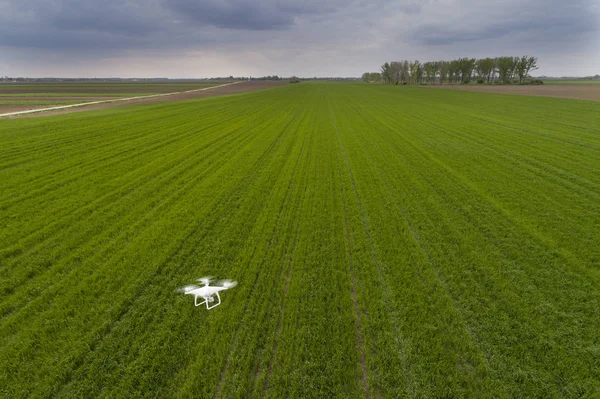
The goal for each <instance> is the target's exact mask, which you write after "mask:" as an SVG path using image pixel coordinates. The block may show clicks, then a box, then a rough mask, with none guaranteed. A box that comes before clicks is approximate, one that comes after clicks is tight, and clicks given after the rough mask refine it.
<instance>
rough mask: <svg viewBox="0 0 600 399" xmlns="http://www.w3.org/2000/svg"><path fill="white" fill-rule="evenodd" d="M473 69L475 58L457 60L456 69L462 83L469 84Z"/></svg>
mask: <svg viewBox="0 0 600 399" xmlns="http://www.w3.org/2000/svg"><path fill="white" fill-rule="evenodd" d="M474 68H475V58H460V59H459V60H458V69H459V71H460V77H461V82H462V83H469V81H470V80H471V75H472V74H473V69H474Z"/></svg>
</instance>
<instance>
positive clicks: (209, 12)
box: [164, 0, 334, 30]
mask: <svg viewBox="0 0 600 399" xmlns="http://www.w3.org/2000/svg"><path fill="white" fill-rule="evenodd" d="M164 5H165V7H166V8H167V9H169V10H172V11H174V12H175V13H177V14H179V15H180V16H181V17H183V18H186V19H188V20H191V21H193V22H196V23H200V24H202V25H208V26H215V27H218V28H225V29H237V30H280V29H287V28H289V27H291V26H293V25H294V20H295V17H296V16H299V15H304V14H320V13H324V12H331V11H333V10H334V8H332V7H331V6H328V5H327V4H319V3H316V2H315V3H306V2H305V3H299V4H295V3H293V2H289V3H285V2H273V1H260V2H251V1H247V0H242V1H239V0H238V1H232V0H206V1H200V2H199V1H194V0H169V1H165V2H164Z"/></svg>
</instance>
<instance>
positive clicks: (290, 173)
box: [0, 83, 600, 398]
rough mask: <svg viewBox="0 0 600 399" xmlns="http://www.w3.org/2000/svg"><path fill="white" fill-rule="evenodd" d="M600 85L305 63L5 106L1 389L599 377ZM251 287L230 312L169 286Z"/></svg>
mask: <svg viewBox="0 0 600 399" xmlns="http://www.w3.org/2000/svg"><path fill="white" fill-rule="evenodd" d="M599 111H600V105H599V103H595V102H586V101H577V100H563V99H554V98H542V97H526V96H510V95H498V94H487V93H469V92H458V91H450V90H434V89H422V88H418V87H397V86H379V85H364V84H356V85H353V84H338V83H303V84H300V85H291V86H285V87H280V88H277V89H271V90H266V91H262V92H253V93H248V94H244V95H233V96H225V97H214V98H208V99H200V100H192V101H185V102H171V103H158V104H151V105H140V106H132V107H122V108H115V109H110V110H104V111H93V112H83V113H74V114H69V115H60V116H53V117H45V118H34V119H22V120H2V121H0V396H5V397H28V396H41V397H47V396H62V397H94V396H106V397H137V396H154V397H198V398H204V397H255V398H261V397H274V398H279V397H315V398H324V397H340V398H350V397H423V398H425V397H474V398H482V397H490V398H497V397H590V398H591V397H596V396H598V395H600V382H599V381H600V364H599V360H598V359H600V352H599V348H600V346H599V345H600V333H599V331H600V310H599V309H600V272H599V268H600V245H598V243H599V242H600V173H598V170H600V119H599V115H600V113H599ZM205 275H214V276H217V277H218V278H231V279H234V280H237V281H238V282H239V285H238V286H237V287H235V288H234V289H232V290H229V291H225V292H224V293H223V295H222V299H223V303H222V305H221V306H219V307H217V308H215V309H214V310H210V311H207V310H206V309H205V308H196V307H194V306H193V299H192V298H190V297H189V296H184V295H182V294H180V293H177V292H176V288H177V287H179V286H182V285H185V284H189V283H191V282H193V281H194V279H195V278H198V277H201V276H205Z"/></svg>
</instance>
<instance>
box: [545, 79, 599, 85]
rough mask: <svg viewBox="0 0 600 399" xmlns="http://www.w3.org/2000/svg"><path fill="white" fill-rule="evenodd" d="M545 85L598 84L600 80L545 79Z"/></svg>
mask: <svg viewBox="0 0 600 399" xmlns="http://www.w3.org/2000/svg"><path fill="white" fill-rule="evenodd" d="M544 84H545V85H597V84H600V80H552V79H550V80H544Z"/></svg>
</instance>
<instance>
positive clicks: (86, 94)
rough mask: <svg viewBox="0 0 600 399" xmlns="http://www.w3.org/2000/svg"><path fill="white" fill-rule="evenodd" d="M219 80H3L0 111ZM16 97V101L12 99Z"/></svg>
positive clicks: (197, 86)
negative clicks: (136, 81) (95, 81)
mask: <svg viewBox="0 0 600 399" xmlns="http://www.w3.org/2000/svg"><path fill="white" fill-rule="evenodd" d="M223 83H227V82H220V83H216V82H205V81H200V82H180V83H172V82H164V83H147V82H140V83H52V84H45V83H15V84H13V83H3V84H0V114H2V113H6V112H15V111H19V110H26V109H35V108H36V107H35V106H36V105H45V106H52V105H66V104H75V103H84V102H90V101H99V100H107V99H113V98H124V97H137V96H144V95H152V94H161V93H174V92H180V91H187V90H196V89H202V88H207V87H212V86H216V85H218V84H223ZM19 101H20V102H21V103H20V104H18V103H16V102H19ZM11 102H12V103H11Z"/></svg>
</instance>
